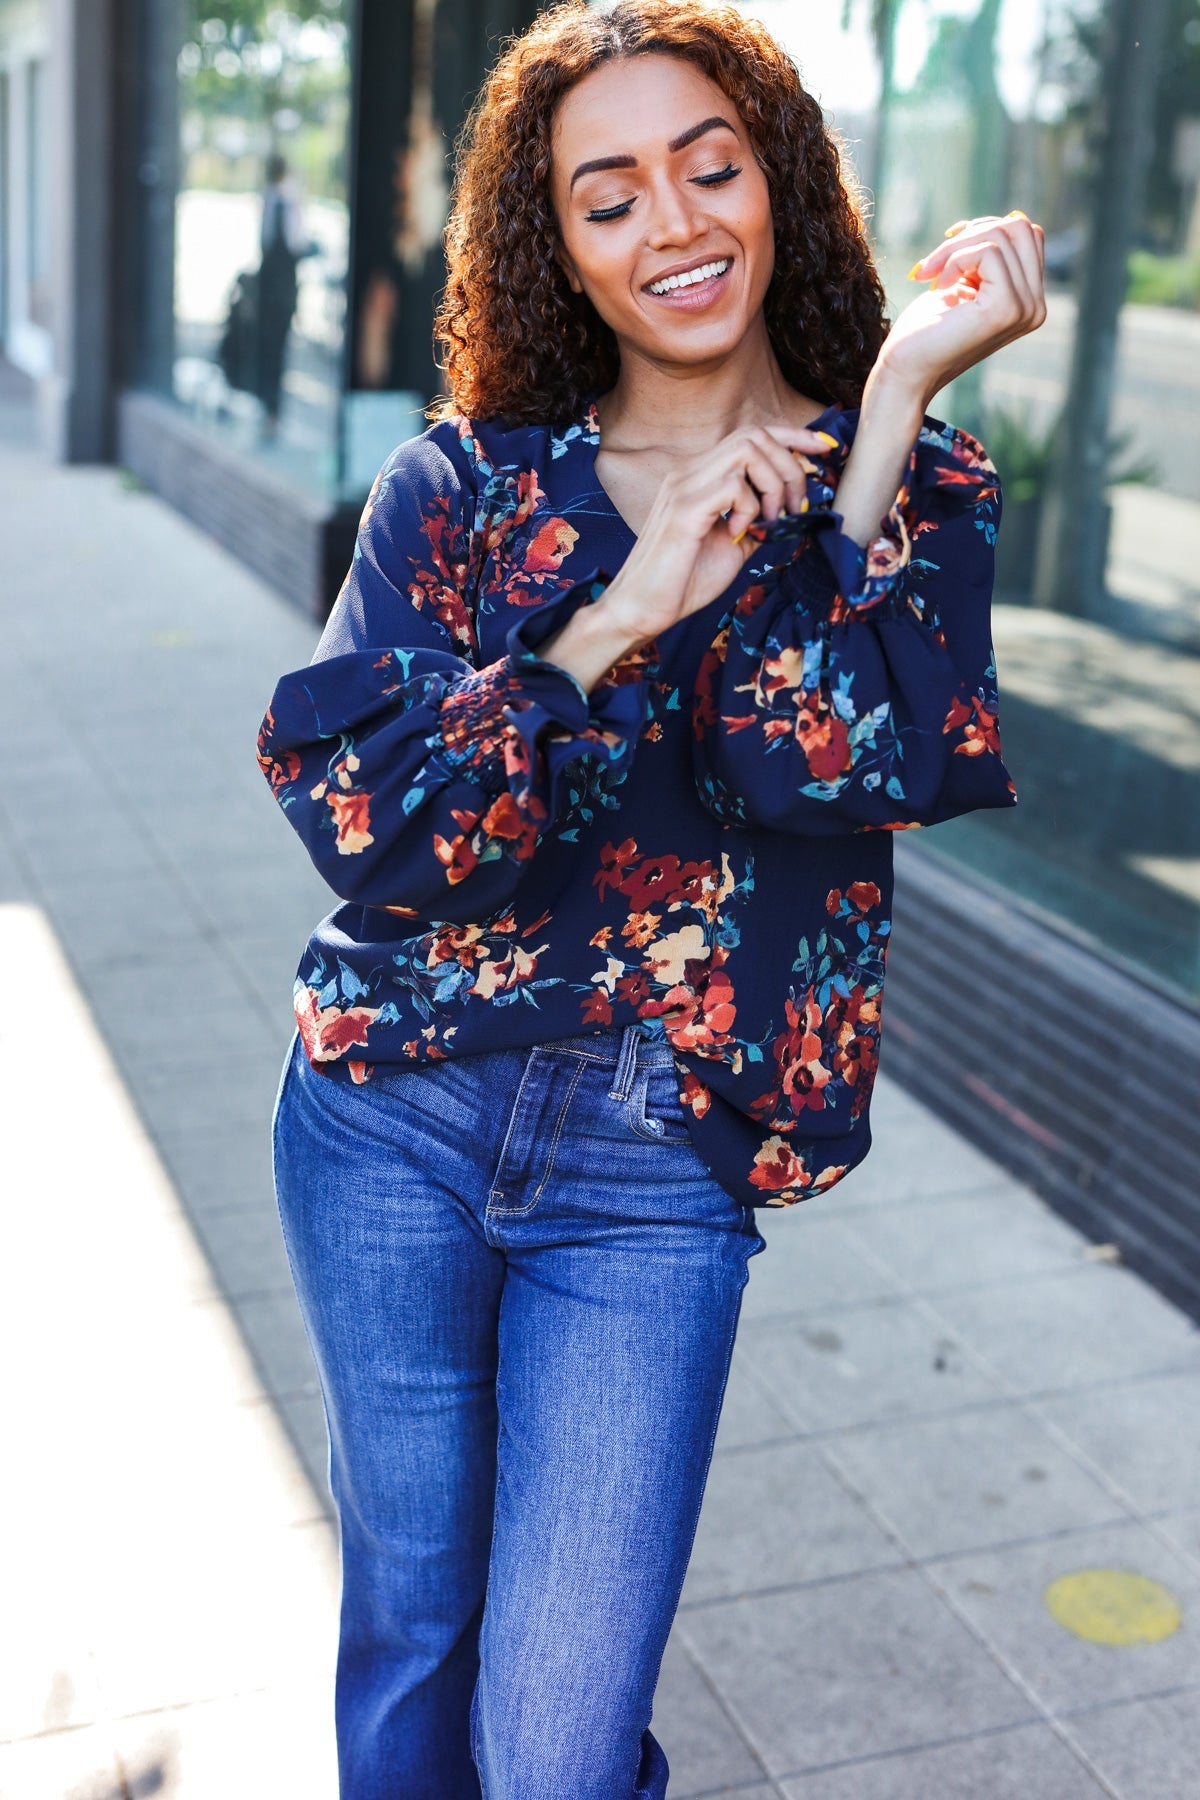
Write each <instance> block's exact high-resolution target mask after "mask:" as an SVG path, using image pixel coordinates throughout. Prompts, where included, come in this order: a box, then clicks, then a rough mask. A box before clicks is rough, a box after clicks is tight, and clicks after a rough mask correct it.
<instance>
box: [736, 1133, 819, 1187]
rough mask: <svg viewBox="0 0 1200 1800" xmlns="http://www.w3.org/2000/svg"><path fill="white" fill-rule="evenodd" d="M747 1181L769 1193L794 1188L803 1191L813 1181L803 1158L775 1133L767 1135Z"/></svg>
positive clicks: (784, 1139)
mask: <svg viewBox="0 0 1200 1800" xmlns="http://www.w3.org/2000/svg"><path fill="white" fill-rule="evenodd" d="M750 1185H751V1187H756V1188H761V1189H762V1190H763V1192H764V1193H768V1194H782V1193H784V1192H786V1191H787V1190H789V1189H797V1188H798V1189H800V1190H801V1191H803V1190H804V1189H805V1188H807V1187H810V1186H811V1185H812V1176H811V1175H810V1174H809V1172H808V1170H807V1169H806V1168H805V1166H804V1158H803V1157H802V1156H799V1155H798V1154H797V1153H796V1151H795V1150H793V1149H792V1146H791V1145H790V1144H789V1143H788V1142H787V1140H786V1138H781V1137H779V1136H775V1137H769V1138H768V1139H767V1141H766V1143H765V1144H763V1145H762V1147H761V1148H760V1150H759V1151H758V1154H757V1155H756V1156H755V1158H754V1167H753V1168H752V1169H751V1171H750Z"/></svg>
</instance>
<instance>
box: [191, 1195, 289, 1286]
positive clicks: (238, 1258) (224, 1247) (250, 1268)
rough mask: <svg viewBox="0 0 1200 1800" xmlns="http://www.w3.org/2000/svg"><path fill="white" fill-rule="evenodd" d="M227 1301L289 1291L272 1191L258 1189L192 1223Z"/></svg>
mask: <svg viewBox="0 0 1200 1800" xmlns="http://www.w3.org/2000/svg"><path fill="white" fill-rule="evenodd" d="M192 1229H193V1231H194V1233H195V1236H196V1238H197V1239H198V1240H199V1242H200V1243H201V1245H202V1246H203V1248H204V1250H205V1253H206V1255H207V1256H208V1259H209V1262H210V1263H211V1265H212V1269H213V1274H214V1276H215V1278H216V1280H217V1282H218V1283H219V1284H220V1289H221V1292H222V1294H224V1296H225V1298H226V1299H227V1300H247V1299H250V1298H251V1297H252V1296H256V1295H262V1294H286V1295H288V1296H289V1297H290V1296H291V1293H292V1275H291V1270H290V1268H289V1267H288V1260H287V1253H286V1251H285V1250H284V1247H283V1234H282V1233H281V1231H280V1229H279V1214H278V1211H277V1210H276V1206H275V1200H274V1196H273V1195H271V1194H263V1193H260V1194H258V1195H256V1196H255V1197H254V1198H247V1199H246V1200H245V1201H243V1202H242V1203H241V1204H239V1205H236V1206H224V1207H220V1208H216V1209H214V1210H212V1211H210V1212H205V1213H204V1214H202V1215H199V1216H198V1217H197V1218H196V1219H195V1220H194V1223H193V1227H192Z"/></svg>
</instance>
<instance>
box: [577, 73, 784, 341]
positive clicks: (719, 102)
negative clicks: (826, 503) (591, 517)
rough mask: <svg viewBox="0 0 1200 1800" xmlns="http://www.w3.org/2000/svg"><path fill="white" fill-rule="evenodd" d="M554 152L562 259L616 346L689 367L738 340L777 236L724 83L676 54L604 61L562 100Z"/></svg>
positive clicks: (755, 310) (758, 299)
mask: <svg viewBox="0 0 1200 1800" xmlns="http://www.w3.org/2000/svg"><path fill="white" fill-rule="evenodd" d="M552 158H553V160H552V166H551V177H550V178H551V194H552V198H553V201H554V207H555V211H556V213H557V216H558V222H559V230H560V233H561V238H562V247H561V253H560V260H561V262H562V264H563V267H564V269H565V270H566V273H567V279H568V280H569V281H570V283H571V286H572V288H573V289H574V290H575V292H576V293H583V294H586V295H587V297H588V299H589V300H590V301H591V302H592V305H593V306H594V307H595V308H596V311H597V312H598V313H599V314H600V317H601V318H602V319H603V320H604V321H605V322H606V323H607V324H608V325H610V326H611V327H612V329H613V331H614V332H615V333H616V336H617V340H618V343H619V344H620V346H621V348H622V351H625V350H626V349H633V350H636V351H637V352H639V353H640V354H642V355H643V356H645V357H647V358H649V359H650V360H652V361H654V362H658V363H675V364H686V365H696V364H700V363H705V362H709V361H712V360H716V359H720V358H723V357H725V356H727V355H729V353H730V352H731V351H733V350H734V349H736V347H737V345H738V344H739V343H741V341H742V339H743V338H744V337H745V335H746V333H747V331H748V330H749V329H750V328H751V326H753V325H755V324H756V323H757V321H758V319H759V316H760V314H761V311H762V304H763V300H764V298H765V296H766V292H767V288H768V286H769V284H770V280H771V274H772V271H773V269H774V267H775V235H774V229H773V226H772V221H771V201H770V194H769V192H768V188H767V178H766V176H765V175H764V174H763V171H762V169H761V168H760V167H759V165H758V163H757V162H756V161H755V159H754V154H753V151H752V150H751V147H750V138H749V135H748V133H747V131H746V128H745V126H744V125H743V123H742V120H741V118H740V117H739V115H738V112H737V110H736V108H735V107H734V105H733V103H732V101H730V100H729V99H728V97H727V96H726V95H725V93H724V92H723V91H722V89H721V88H719V87H718V86H717V85H716V83H715V82H713V81H710V80H709V78H708V76H707V75H705V74H703V73H702V71H701V70H700V69H698V68H696V66H695V65H694V64H693V63H690V62H686V61H684V60H683V59H682V58H679V57H674V56H661V55H647V56H635V57H629V58H627V59H625V60H623V61H616V62H610V63H605V65H604V66H603V67H602V68H600V69H596V70H595V71H594V72H593V73H592V74H590V75H587V76H585V77H584V79H583V80H582V81H581V82H579V83H578V84H577V86H575V87H573V88H572V89H571V90H570V92H569V93H567V94H565V95H564V96H563V99H562V101H561V102H560V104H559V107H558V112H557V115H556V117H555V120H554V131H553V138H552ZM696 271H703V273H702V274H697V273H696ZM680 277H685V279H683V280H682V281H681V280H680Z"/></svg>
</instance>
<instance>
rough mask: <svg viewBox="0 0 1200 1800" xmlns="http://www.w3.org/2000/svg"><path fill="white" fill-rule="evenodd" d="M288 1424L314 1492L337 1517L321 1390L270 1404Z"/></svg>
mask: <svg viewBox="0 0 1200 1800" xmlns="http://www.w3.org/2000/svg"><path fill="white" fill-rule="evenodd" d="M268 1404H270V1405H271V1406H272V1407H274V1408H275V1410H276V1411H277V1412H278V1414H279V1417H280V1418H281V1419H282V1420H283V1422H284V1424H285V1425H286V1426H287V1430H288V1435H289V1437H290V1438H291V1440H292V1442H293V1444H294V1445H295V1446H296V1450H297V1453H298V1455H299V1456H300V1458H301V1460H302V1462H303V1464H304V1468H305V1472H306V1473H307V1475H308V1479H309V1482H310V1484H311V1487H312V1491H313V1495H314V1497H315V1498H316V1501H317V1504H318V1505H319V1506H320V1507H321V1510H322V1511H323V1512H324V1513H325V1514H326V1516H327V1517H328V1518H329V1519H331V1520H332V1518H333V1516H334V1507H333V1495H332V1493H331V1491H330V1487H329V1432H328V1429H327V1427H326V1424H325V1408H324V1406H323V1404H322V1401H321V1396H320V1394H319V1393H308V1394H282V1395H279V1396H278V1397H273V1398H272V1399H271V1400H270V1402H269V1403H268Z"/></svg>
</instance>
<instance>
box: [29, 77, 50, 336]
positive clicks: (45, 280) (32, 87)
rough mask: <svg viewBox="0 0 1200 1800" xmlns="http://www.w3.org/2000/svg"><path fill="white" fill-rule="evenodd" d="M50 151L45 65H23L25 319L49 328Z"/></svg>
mask: <svg viewBox="0 0 1200 1800" xmlns="http://www.w3.org/2000/svg"><path fill="white" fill-rule="evenodd" d="M49 152H50V141H49V133H48V132H47V129H46V64H45V62H44V61H40V60H39V61H37V62H29V63H26V65H25V170H26V184H27V192H26V202H25V206H26V211H25V221H26V249H25V258H26V262H25V266H26V269H27V271H28V281H29V318H30V321H31V322H32V323H33V324H34V325H41V326H42V327H44V328H45V329H47V330H48V329H49V327H50V323H51V313H50V183H49V180H48V175H49V171H48V169H47V166H46V163H47V158H48V156H49Z"/></svg>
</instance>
